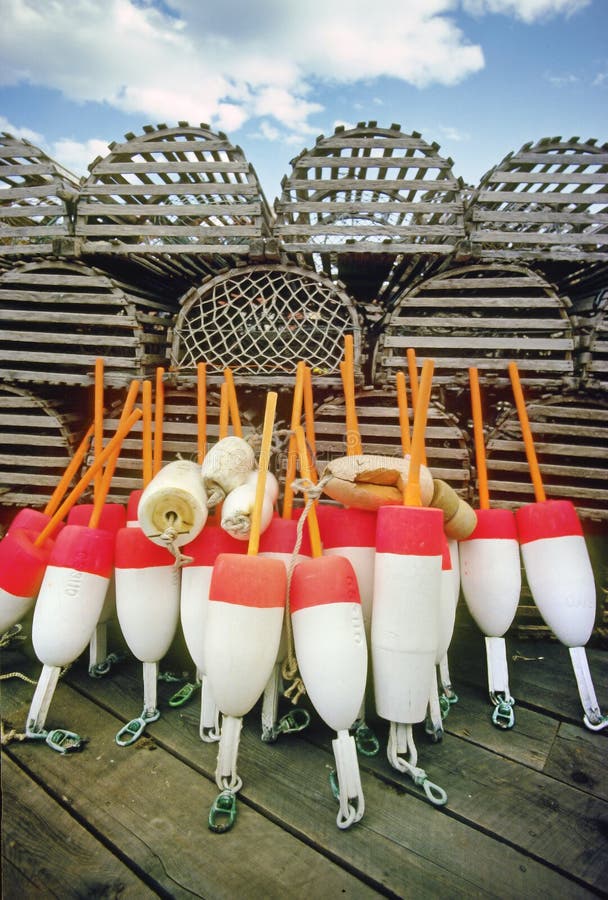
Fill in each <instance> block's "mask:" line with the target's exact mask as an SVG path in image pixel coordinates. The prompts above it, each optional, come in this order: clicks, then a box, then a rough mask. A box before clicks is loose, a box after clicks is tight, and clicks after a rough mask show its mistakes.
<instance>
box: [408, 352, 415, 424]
mask: <svg viewBox="0 0 608 900" xmlns="http://www.w3.org/2000/svg"><path fill="white" fill-rule="evenodd" d="M407 371H408V375H409V377H410V391H411V394H412V409H416V404H417V403H418V367H417V364H416V351H415V350H414V348H413V347H408V349H407Z"/></svg>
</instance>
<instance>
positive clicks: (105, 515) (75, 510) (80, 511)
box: [67, 503, 127, 534]
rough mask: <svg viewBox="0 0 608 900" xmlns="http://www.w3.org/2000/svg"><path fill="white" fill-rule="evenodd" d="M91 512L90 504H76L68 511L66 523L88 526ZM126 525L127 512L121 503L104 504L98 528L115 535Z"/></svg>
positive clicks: (91, 506) (91, 505)
mask: <svg viewBox="0 0 608 900" xmlns="http://www.w3.org/2000/svg"><path fill="white" fill-rule="evenodd" d="M92 512H93V504H92V503H78V504H76V506H73V507H72V508H71V510H70V511H69V513H68V519H67V523H68V525H88V524H89V519H90V518H91V513H92ZM126 523H127V511H126V509H125V508H124V506H123V505H122V504H121V503H104V505H103V507H102V510H101V516H100V517H99V525H98V528H101V529H103V530H104V531H111V532H112V534H116V532H117V531H118V530H119V529H120V528H124V527H125V525H126Z"/></svg>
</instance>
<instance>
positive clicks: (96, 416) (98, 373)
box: [93, 356, 104, 493]
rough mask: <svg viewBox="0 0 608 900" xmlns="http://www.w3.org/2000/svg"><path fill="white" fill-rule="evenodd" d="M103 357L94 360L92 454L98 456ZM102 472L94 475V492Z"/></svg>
mask: <svg viewBox="0 0 608 900" xmlns="http://www.w3.org/2000/svg"><path fill="white" fill-rule="evenodd" d="M103 370H104V363H103V358H102V357H101V356H98V357H97V359H96V360H95V388H94V398H93V423H94V425H95V431H94V437H93V455H94V456H96V457H97V456H99V454H100V453H101V451H102V450H103ZM102 476H103V472H102V471H101V470H100V471H99V472H98V474H97V475H96V476H95V485H94V492H95V493H97V491H98V490H99V489H100V487H101V479H102Z"/></svg>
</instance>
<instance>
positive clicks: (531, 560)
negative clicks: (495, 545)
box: [509, 362, 608, 731]
mask: <svg viewBox="0 0 608 900" xmlns="http://www.w3.org/2000/svg"><path fill="white" fill-rule="evenodd" d="M509 377H510V379H511V386H512V388H513V396H514V399H515V405H516V407H517V413H518V417H519V423H520V426H521V432H522V437H523V441H524V448H525V452H526V458H527V460H528V467H529V469H530V476H531V479H532V485H533V487H534V497H535V501H536V502H535V503H530V504H527V505H526V506H522V507H520V508H519V509H517V510H516V512H515V518H516V521H517V530H518V534H519V540H520V543H521V553H522V558H523V561H524V568H525V571H526V578H527V580H528V585H529V587H530V591H531V593H532V597H533V599H534V602H535V603H536V605H537V607H538V609H539V612H540V614H541V616H542V617H543V619H544V620H545V622H546V624H547V625H548V626H549V628H551V630H552V631H553V632H554V634H555V636H556V637H557V638H558V640H559V641H561V643H562V644H565V646H566V647H568V649H569V651H570V660H571V662H572V667H573V669H574V675H575V678H576V684H577V688H578V693H579V697H580V699H581V704H582V706H583V709H584V712H585V714H584V717H583V722H584V724H585V726H586V727H587V728H589V730H590V731H601V730H603V729H604V728H606V727H607V726H608V715H602V713H601V711H600V707H599V703H598V702H597V697H596V694H595V688H594V686H593V681H592V678H591V672H590V670H589V662H588V660H587V654H586V653H585V644H586V643H587V641H588V640H589V638H590V637H591V633H592V631H593V626H594V623H595V612H596V609H595V607H596V595H595V580H594V576H593V569H592V566H591V561H590V559H589V553H588V551H587V545H586V544H585V539H584V536H583V529H582V526H581V524H580V522H579V519H578V515H577V513H576V509H575V507H574V504H572V503H571V502H570V501H569V500H547V497H546V494H545V489H544V487H543V482H542V476H541V472H540V467H539V465H538V460H537V458H536V450H535V448H534V440H533V437H532V431H531V428H530V422H529V420H528V413H527V410H526V404H525V400H524V395H523V391H522V388H521V383H520V380H519V372H518V369H517V365H516V363H514V362H511V363H509Z"/></svg>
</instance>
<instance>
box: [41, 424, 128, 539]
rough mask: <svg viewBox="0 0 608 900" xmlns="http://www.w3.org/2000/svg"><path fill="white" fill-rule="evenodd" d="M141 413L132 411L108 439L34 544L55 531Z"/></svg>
mask: <svg viewBox="0 0 608 900" xmlns="http://www.w3.org/2000/svg"><path fill="white" fill-rule="evenodd" d="M141 415H142V412H141V410H140V409H136V410H134V411H133V412H132V413H131V415H130V416H129V418H128V419H127V420H126V421H125V422H123V423H122V425H119V427H118V428H117V430H116V434H115V435H114V437H113V438H112V439H111V440H110V441H108V443H107V444H106V446H105V447H104V449H103V450H102V451H101V453H100V455H99V456H98V457H97V458H96V459H95V460H94V462H93V464H92V465H91V466H90V467H89V468H88V469H87V471H86V472H85V473H84V475H83V476H82V478H81V479H80V481H79V482H78V484H77V485H76V486H75V487H74V488H73V489H72V490H71V491H70V493H69V494H68V496H67V497H66V498H65V500H64V501H63V503H62V504H61V506H60V507H59V508H58V509H57V511H56V512H55V514H54V515H53V516H52V518H51V519H50V520H49V522H48V523H47V525H46V526H45V528H44V529H43V530H42V531H41V532H40V534H39V535H38V536H37V538H36V540H35V541H34V546H36V547H40V546H41V545H42V544H43V543H44V542H45V540H46V539H47V537H49V535H51V534H52V533H53V531H54V530H55V528H56V526H57V524H58V523H59V522H60V521H61V520H62V519H63V518H64V516H66V515H67V513H68V512H69V511H70V510H71V508H72V507H73V506H74V504H75V503H76V501H77V500H78V499H79V498H80V497H81V496H82V494H83V493H84V491H85V488H86V487H87V485H88V484H89V483H90V482H91V481H92V480H93V478H94V477H95V475H97V473H98V472H99V471H100V470H101V469H102V467H103V466H104V465H105V463H106V461H107V460H108V459H109V458H110V456H111V455H112V454H113V453H115V452H116V451H117V450H118V449H119V448H120V445H121V443H122V442H123V440H124V439H125V437H126V436H127V434H128V433H129V431H130V430H131V428H132V427H133V425H134V424H135V423H136V422H137V420H138V419H141Z"/></svg>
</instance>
